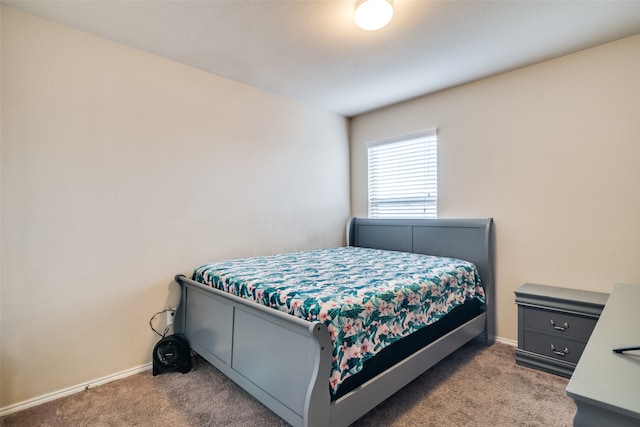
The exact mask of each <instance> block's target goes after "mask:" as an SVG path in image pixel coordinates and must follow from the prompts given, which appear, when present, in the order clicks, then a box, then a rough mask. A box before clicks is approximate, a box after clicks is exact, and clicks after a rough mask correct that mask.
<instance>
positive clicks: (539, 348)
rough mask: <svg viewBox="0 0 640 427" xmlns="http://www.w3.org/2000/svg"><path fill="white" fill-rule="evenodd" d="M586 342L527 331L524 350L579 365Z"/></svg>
mask: <svg viewBox="0 0 640 427" xmlns="http://www.w3.org/2000/svg"><path fill="white" fill-rule="evenodd" d="M586 345H587V344H586V342H578V341H573V340H570V339H566V338H562V337H558V336H555V335H546V334H541V333H539V332H534V331H525V333H524V350H527V351H531V352H533V353H537V354H540V355H542V356H548V357H551V358H553V359H558V360H563V361H565V362H569V363H578V360H579V359H580V356H581V355H582V352H583V351H584V348H585V347H586Z"/></svg>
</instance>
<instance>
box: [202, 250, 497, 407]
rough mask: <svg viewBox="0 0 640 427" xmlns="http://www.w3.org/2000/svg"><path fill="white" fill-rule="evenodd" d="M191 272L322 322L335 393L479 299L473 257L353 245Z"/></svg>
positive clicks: (213, 265) (229, 289)
mask: <svg viewBox="0 0 640 427" xmlns="http://www.w3.org/2000/svg"><path fill="white" fill-rule="evenodd" d="M192 279H193V280H195V281H197V282H200V283H202V284H204V285H208V286H211V287H215V288H217V289H219V290H223V291H225V292H228V293H231V294H234V295H236V296H240V297H243V298H246V299H249V300H252V301H254V302H256V303H259V304H263V305H265V306H268V307H272V308H274V309H276V310H280V311H283V312H285V313H288V314H291V315H294V316H297V317H299V318H302V319H305V320H308V321H320V322H323V323H324V324H325V325H327V329H328V331H329V333H330V336H331V340H332V342H333V358H332V370H331V377H330V380H329V382H330V389H331V392H332V394H333V395H336V393H337V390H338V388H339V387H340V385H341V384H342V383H343V382H344V381H346V380H347V379H348V378H350V377H352V376H354V375H356V374H358V373H359V372H361V371H362V370H363V368H364V365H365V363H366V362H367V361H368V360H369V359H371V358H373V357H374V356H375V355H376V354H378V353H380V352H381V351H382V350H384V349H385V348H387V347H389V346H391V345H392V344H393V343H395V342H397V341H399V340H401V339H402V338H404V337H407V336H411V335H412V334H414V333H415V332H416V331H419V330H420V329H422V328H424V327H426V326H428V325H431V324H433V323H435V322H437V321H438V320H439V319H441V318H443V317H444V316H445V315H446V314H447V313H449V312H450V311H452V310H453V309H455V308H456V307H458V306H461V305H463V304H464V303H465V302H468V301H472V300H475V301H477V302H478V303H479V304H482V303H484V298H485V295H484V289H483V287H482V282H481V279H480V277H479V274H478V271H477V269H476V266H475V265H474V264H473V263H470V262H468V261H464V260H458V259H454V258H442V257H433V256H429V255H421V254H413V253H406V252H395V251H384V250H378V249H368V248H359V247H341V248H331V249H321V250H315V251H305V252H297V253H289V254H278V255H271V256H264V257H252V258H244V259H237V260H230V261H223V262H215V263H208V264H204V265H202V266H200V267H198V268H196V269H195V271H194V272H193V276H192Z"/></svg>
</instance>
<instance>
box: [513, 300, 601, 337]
mask: <svg viewBox="0 0 640 427" xmlns="http://www.w3.org/2000/svg"><path fill="white" fill-rule="evenodd" d="M596 322H597V319H594V318H589V317H582V316H577V315H572V314H568V313H561V312H558V311H554V310H544V309H539V308H533V307H526V308H525V309H524V325H523V326H524V327H525V328H526V329H536V330H538V331H542V332H547V333H551V334H557V335H559V336H566V337H571V338H574V339H576V340H579V341H584V342H587V340H588V339H589V336H591V332H593V328H595V326H596Z"/></svg>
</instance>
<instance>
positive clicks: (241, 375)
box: [175, 275, 332, 426]
mask: <svg viewBox="0 0 640 427" xmlns="http://www.w3.org/2000/svg"><path fill="white" fill-rule="evenodd" d="M175 280H176V282H178V283H179V284H180V285H181V286H182V301H181V303H180V306H179V307H178V311H177V313H176V320H175V331H176V333H182V334H184V335H185V336H186V337H187V339H188V340H189V344H190V346H191V348H192V349H193V350H194V351H195V352H196V353H198V354H199V355H200V356H202V357H203V358H204V359H205V360H207V361H208V362H209V363H211V364H212V365H213V366H215V367H216V368H218V369H219V370H220V371H221V372H222V373H224V374H225V375H226V376H228V377H229V378H231V379H232V380H233V381H235V382H236V383H237V384H238V385H240V386H241V387H242V388H244V389H245V390H246V391H247V392H249V393H250V394H252V395H253V396H254V397H255V398H256V399H258V400H259V401H260V402H262V403H263V404H264V405H265V406H267V407H268V408H269V409H271V410H272V411H273V412H275V413H276V414H278V415H279V416H280V417H282V418H283V419H284V420H285V421H287V422H289V423H290V424H292V425H294V426H307V425H311V424H310V423H309V420H313V423H312V424H313V425H319V426H328V425H329V423H330V414H329V412H328V410H327V409H328V408H329V405H330V395H329V385H328V382H327V379H328V378H329V376H330V371H331V353H332V347H331V340H330V337H329V332H328V330H327V327H326V325H324V324H323V323H320V322H307V321H304V320H302V319H298V318H296V317H293V316H289V315H287V314H284V313H280V312H278V311H276V310H273V309H270V308H267V307H262V306H260V305H258V304H255V303H252V302H248V301H246V300H243V299H241V298H238V297H236V296H233V295H229V294H227V293H224V292H220V291H218V290H217V289H213V288H209V287H206V286H203V285H201V284H199V283H197V282H194V281H192V280H190V279H187V278H186V277H184V276H180V275H179V276H176V278H175ZM282 343H286V345H283V344H282Z"/></svg>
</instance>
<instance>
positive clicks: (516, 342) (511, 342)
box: [495, 337, 518, 347]
mask: <svg viewBox="0 0 640 427" xmlns="http://www.w3.org/2000/svg"><path fill="white" fill-rule="evenodd" d="M495 339H496V341H498V342H499V343H502V344H507V345H510V346H511V347H517V346H518V341H514V340H509V339H506V338H501V337H495Z"/></svg>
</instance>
